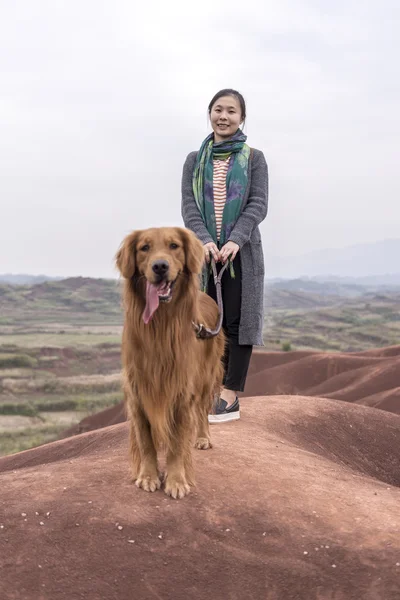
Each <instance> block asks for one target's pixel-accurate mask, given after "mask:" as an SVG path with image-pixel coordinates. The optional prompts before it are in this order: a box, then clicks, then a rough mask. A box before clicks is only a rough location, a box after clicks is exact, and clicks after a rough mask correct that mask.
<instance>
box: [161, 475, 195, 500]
mask: <svg viewBox="0 0 400 600" xmlns="http://www.w3.org/2000/svg"><path fill="white" fill-rule="evenodd" d="M164 491H165V493H166V494H167V495H168V496H171V497H172V498H174V499H175V500H176V499H177V498H179V499H180V498H183V497H184V496H187V495H188V494H189V492H190V485H189V484H188V483H187V481H186V480H185V479H184V478H174V477H168V476H167V479H166V482H165V488H164Z"/></svg>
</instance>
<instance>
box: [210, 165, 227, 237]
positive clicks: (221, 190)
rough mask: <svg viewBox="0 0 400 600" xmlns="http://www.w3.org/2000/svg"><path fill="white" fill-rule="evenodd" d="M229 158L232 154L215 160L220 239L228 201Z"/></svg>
mask: <svg viewBox="0 0 400 600" xmlns="http://www.w3.org/2000/svg"><path fill="white" fill-rule="evenodd" d="M229 159H230V156H229V157H228V158H227V159H226V160H214V161H213V168H214V171H213V192H214V212H215V224H216V229H217V239H218V240H219V238H220V235H221V226H222V215H223V212H224V207H225V203H226V175H227V173H228V167H229Z"/></svg>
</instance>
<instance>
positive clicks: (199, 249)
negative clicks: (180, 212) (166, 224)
mask: <svg viewBox="0 0 400 600" xmlns="http://www.w3.org/2000/svg"><path fill="white" fill-rule="evenodd" d="M181 237H182V242H183V245H184V248H185V257H186V267H187V269H188V271H190V273H193V274H196V275H199V274H200V273H201V269H202V266H203V263H204V250H203V244H202V243H201V242H200V240H199V238H198V237H197V236H196V235H195V234H194V233H193V232H192V231H190V229H184V228H183V227H182V228H181Z"/></svg>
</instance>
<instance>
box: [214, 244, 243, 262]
mask: <svg viewBox="0 0 400 600" xmlns="http://www.w3.org/2000/svg"><path fill="white" fill-rule="evenodd" d="M239 249H240V248H239V245H238V244H236V243H235V242H226V244H225V245H224V246H222V248H221V251H220V254H219V256H220V259H221V262H222V263H226V261H227V260H228V258H229V257H231V260H233V259H234V258H235V256H236V254H237V253H238V252H239Z"/></svg>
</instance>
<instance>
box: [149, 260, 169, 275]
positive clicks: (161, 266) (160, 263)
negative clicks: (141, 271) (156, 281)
mask: <svg viewBox="0 0 400 600" xmlns="http://www.w3.org/2000/svg"><path fill="white" fill-rule="evenodd" d="M151 268H152V269H153V271H154V273H155V274H156V275H158V276H159V277H162V276H163V275H165V274H166V273H167V271H168V269H169V264H168V262H167V261H166V260H155V261H154V262H153V264H152V265H151Z"/></svg>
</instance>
